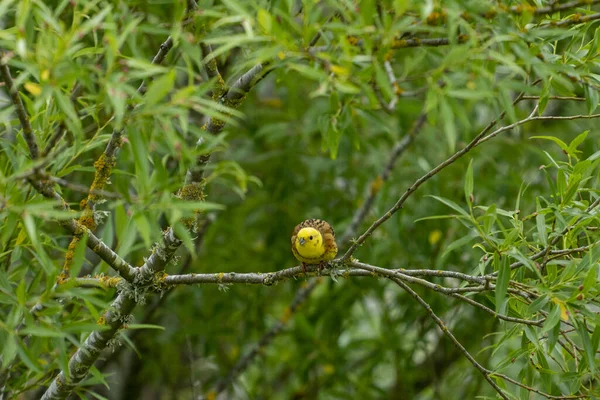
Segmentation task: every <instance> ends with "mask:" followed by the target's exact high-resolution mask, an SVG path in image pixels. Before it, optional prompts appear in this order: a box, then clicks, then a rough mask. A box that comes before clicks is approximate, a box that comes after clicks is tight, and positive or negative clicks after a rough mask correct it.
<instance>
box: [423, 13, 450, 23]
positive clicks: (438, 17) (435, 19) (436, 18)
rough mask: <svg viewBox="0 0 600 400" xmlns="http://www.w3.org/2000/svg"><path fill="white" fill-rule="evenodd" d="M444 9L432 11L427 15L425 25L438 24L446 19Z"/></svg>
mask: <svg viewBox="0 0 600 400" xmlns="http://www.w3.org/2000/svg"><path fill="white" fill-rule="evenodd" d="M446 16H447V14H446V11H445V10H442V11H434V12H432V13H431V14H429V15H428V16H427V20H426V22H427V25H438V24H442V23H444V22H445V21H446Z"/></svg>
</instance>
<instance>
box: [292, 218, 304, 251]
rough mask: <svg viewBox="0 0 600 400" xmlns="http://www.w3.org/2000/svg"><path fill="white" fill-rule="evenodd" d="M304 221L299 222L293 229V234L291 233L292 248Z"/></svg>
mask: <svg viewBox="0 0 600 400" xmlns="http://www.w3.org/2000/svg"><path fill="white" fill-rule="evenodd" d="M305 222H306V221H302V222H300V223H299V224H298V225H296V227H295V228H294V232H292V246H293V245H294V243H296V236H298V232H300V229H302V228H304V227H305V226H306V225H305Z"/></svg>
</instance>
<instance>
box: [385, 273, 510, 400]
mask: <svg viewBox="0 0 600 400" xmlns="http://www.w3.org/2000/svg"><path fill="white" fill-rule="evenodd" d="M391 279H392V280H393V281H394V282H396V284H397V285H398V286H400V287H401V288H402V289H404V290H405V291H406V292H407V293H408V294H410V295H411V296H412V297H413V298H414V299H415V300H417V302H418V303H419V304H420V305H421V306H422V307H423V308H424V309H425V310H426V311H427V314H429V316H430V317H431V319H433V320H434V321H435V323H436V324H437V325H438V326H439V327H440V329H441V330H442V332H443V333H444V335H446V336H447V337H448V338H449V339H450V340H451V341H452V343H454V345H455V346H456V348H458V350H460V352H461V353H463V355H464V356H465V357H466V358H467V359H468V360H469V362H470V363H471V364H473V366H474V367H475V368H477V370H478V371H479V372H481V374H482V375H483V377H484V378H485V380H486V381H488V383H489V384H490V386H492V387H493V388H494V390H495V391H496V392H498V394H499V395H500V397H502V398H503V399H504V400H509V398H508V397H507V396H506V395H505V394H504V392H503V391H502V389H500V387H499V386H498V385H497V384H496V382H494V380H493V379H492V378H491V377H490V375H491V374H490V371H488V370H487V369H486V368H484V367H483V366H482V365H481V364H479V363H478V362H477V360H475V358H474V357H473V356H472V355H471V354H470V353H469V352H468V351H467V349H465V347H464V346H463V345H462V344H461V343H460V342H459V341H458V339H456V337H455V336H454V335H453V334H452V332H450V330H449V329H448V327H447V326H446V324H444V321H442V320H441V319H440V317H438V316H437V315H436V314H435V313H434V312H433V310H432V309H431V306H430V305H429V304H428V303H427V302H426V301H425V300H423V299H422V298H421V296H419V295H418V294H417V292H415V291H414V290H412V289H411V288H410V287H409V286H408V285H407V284H406V283H404V282H403V281H402V280H401V279H397V278H391Z"/></svg>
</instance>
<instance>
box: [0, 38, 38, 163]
mask: <svg viewBox="0 0 600 400" xmlns="http://www.w3.org/2000/svg"><path fill="white" fill-rule="evenodd" d="M9 57H10V56H9V55H8V54H7V53H6V52H5V51H4V50H2V49H0V75H1V76H2V80H3V81H4V84H5V85H6V89H7V90H8V93H9V94H10V98H11V100H12V103H13V105H14V106H15V110H16V112H17V116H18V117H19V122H20V123H21V127H22V128H23V137H24V138H25V142H26V143H27V147H28V148H29V154H30V156H31V158H32V159H34V160H35V159H36V158H38V157H39V156H40V149H39V148H38V145H37V142H36V140H35V134H34V133H33V129H32V128H31V122H30V121H29V116H28V115H27V111H26V110H25V106H24V105H23V101H22V100H21V97H20V95H19V91H18V89H17V88H16V86H15V83H14V81H13V79H12V76H11V75H10V69H9V68H8V59H9Z"/></svg>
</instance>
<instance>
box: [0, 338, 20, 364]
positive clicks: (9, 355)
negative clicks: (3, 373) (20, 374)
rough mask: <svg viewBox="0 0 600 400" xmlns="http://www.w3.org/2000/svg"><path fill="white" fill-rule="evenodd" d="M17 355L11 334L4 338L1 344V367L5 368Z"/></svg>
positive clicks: (15, 340) (14, 340)
mask: <svg viewBox="0 0 600 400" xmlns="http://www.w3.org/2000/svg"><path fill="white" fill-rule="evenodd" d="M16 355H17V339H16V338H15V336H14V335H13V334H9V335H8V336H6V340H5V341H4V343H2V367H3V368H6V367H7V366H8V365H10V363H11V362H12V360H14V358H15V356H16Z"/></svg>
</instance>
